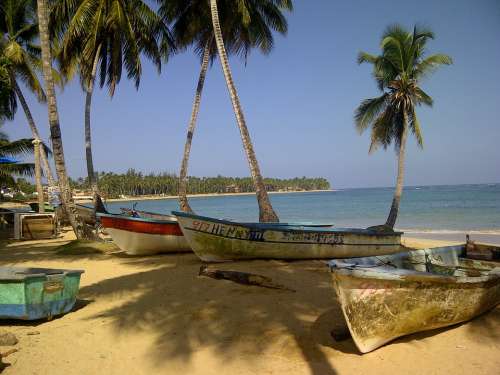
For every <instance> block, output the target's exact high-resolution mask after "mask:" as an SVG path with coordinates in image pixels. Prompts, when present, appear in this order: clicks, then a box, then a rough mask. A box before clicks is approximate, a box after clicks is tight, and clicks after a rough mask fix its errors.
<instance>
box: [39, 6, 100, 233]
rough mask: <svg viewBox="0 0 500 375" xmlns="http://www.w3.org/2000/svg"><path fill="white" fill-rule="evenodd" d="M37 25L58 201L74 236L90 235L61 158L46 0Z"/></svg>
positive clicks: (61, 150) (61, 151) (41, 7)
mask: <svg viewBox="0 0 500 375" xmlns="http://www.w3.org/2000/svg"><path fill="white" fill-rule="evenodd" d="M37 16H38V29H39V37H40V47H41V52H42V54H41V55H42V68H43V69H42V71H43V78H44V81H45V94H46V97H47V104H48V118H49V127H50V138H51V140H52V149H53V156H54V163H55V167H56V173H57V179H58V184H59V189H60V191H61V203H62V205H63V209H64V211H65V212H66V213H67V215H68V218H69V221H70V223H71V226H72V227H73V230H74V232H75V235H76V237H77V238H89V237H91V236H92V234H91V233H90V232H89V231H88V230H86V228H85V225H84V223H83V220H82V219H81V217H80V216H79V215H78V212H77V210H76V207H75V203H74V201H73V195H72V192H71V187H70V185H69V179H68V173H67V170H66V162H65V160H64V148H63V142H62V137H61V126H60V123H59V113H58V111H57V100H56V93H55V90H54V77H53V70H52V51H51V45H50V33H49V4H48V0H37Z"/></svg>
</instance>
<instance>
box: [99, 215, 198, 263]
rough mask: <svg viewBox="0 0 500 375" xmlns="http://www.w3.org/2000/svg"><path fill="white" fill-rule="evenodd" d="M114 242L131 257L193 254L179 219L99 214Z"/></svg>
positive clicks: (173, 217) (102, 223) (172, 217)
mask: <svg viewBox="0 0 500 375" xmlns="http://www.w3.org/2000/svg"><path fill="white" fill-rule="evenodd" d="M97 216H98V218H99V219H100V221H101V225H102V226H103V227H104V228H106V232H108V233H109V235H110V236H111V238H112V239H113V242H114V243H115V244H116V245H117V246H118V247H119V248H120V249H122V250H123V251H125V252H126V253H127V254H130V255H151V254H158V253H176V252H188V251H191V248H190V247H189V245H188V243H187V241H186V240H185V238H184V235H183V234H182V231H181V228H180V227H179V223H178V222H177V218H176V217H175V216H165V217H164V218H163V219H161V220H160V219H153V218H146V217H131V216H124V215H113V214H105V213H98V214H97Z"/></svg>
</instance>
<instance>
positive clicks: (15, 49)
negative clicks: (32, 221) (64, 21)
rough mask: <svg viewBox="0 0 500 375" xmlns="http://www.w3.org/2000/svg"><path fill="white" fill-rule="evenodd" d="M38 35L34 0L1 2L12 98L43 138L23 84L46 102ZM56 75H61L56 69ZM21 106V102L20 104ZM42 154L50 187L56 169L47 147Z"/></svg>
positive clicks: (1, 41) (0, 47)
mask: <svg viewBox="0 0 500 375" xmlns="http://www.w3.org/2000/svg"><path fill="white" fill-rule="evenodd" d="M37 38H38V24H37V21H36V14H35V10H34V9H33V6H32V1H31V0H4V1H2V4H1V5H0V54H1V55H2V56H3V57H4V58H5V59H7V60H8V61H9V62H10V64H9V70H8V71H9V78H10V81H11V85H10V86H11V89H12V91H13V94H12V98H13V100H14V101H16V98H17V99H18V100H19V102H20V103H21V106H22V108H23V110H24V113H25V115H26V119H27V120H28V125H29V127H30V129H31V133H32V135H33V138H35V139H40V135H39V133H38V129H37V127H36V124H35V121H34V120H33V116H32V114H31V111H30V109H29V107H28V103H27V102H26V99H25V98H24V95H23V93H22V91H21V88H20V87H19V84H18V80H20V81H22V82H23V83H24V84H25V85H26V86H27V87H28V88H29V89H30V90H31V91H32V92H34V93H35V95H36V97H37V99H38V100H39V101H40V102H44V101H45V93H44V92H43V89H42V85H41V83H40V81H39V79H38V76H37V71H39V70H40V69H41V65H42V64H41V60H40V47H39V46H37V45H36V44H34V42H35V41H36V39H37ZM54 77H55V78H58V75H57V72H55V71H54ZM16 106H17V103H16ZM40 157H41V160H42V166H43V169H44V173H45V176H46V177H47V181H48V183H49V185H50V186H54V185H55V182H54V178H53V175H52V170H51V168H50V164H49V161H48V158H47V154H46V152H45V149H44V148H43V147H42V148H41V149H40Z"/></svg>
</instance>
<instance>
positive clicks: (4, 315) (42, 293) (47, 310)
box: [0, 267, 83, 320]
mask: <svg viewBox="0 0 500 375" xmlns="http://www.w3.org/2000/svg"><path fill="white" fill-rule="evenodd" d="M81 273H83V271H70V270H51V269H26V268H12V267H2V268H0V318H1V319H22V320H36V319H42V318H50V317H52V316H56V315H61V314H64V313H67V312H68V311H70V310H71V309H72V308H73V306H74V304H75V301H76V296H77V293H78V288H79V285H80V275H81Z"/></svg>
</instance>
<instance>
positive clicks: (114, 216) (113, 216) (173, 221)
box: [96, 212, 179, 225]
mask: <svg viewBox="0 0 500 375" xmlns="http://www.w3.org/2000/svg"><path fill="white" fill-rule="evenodd" d="M96 215H97V217H106V218H111V219H117V220H131V221H139V222H141V221H143V222H148V223H155V224H166V225H172V224H175V225H179V222H178V221H177V218H176V217H175V216H172V219H171V220H168V219H165V220H162V219H153V218H149V217H142V216H141V217H134V216H125V215H120V214H111V213H107V214H106V213H101V212H98V213H97V214H96Z"/></svg>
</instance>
